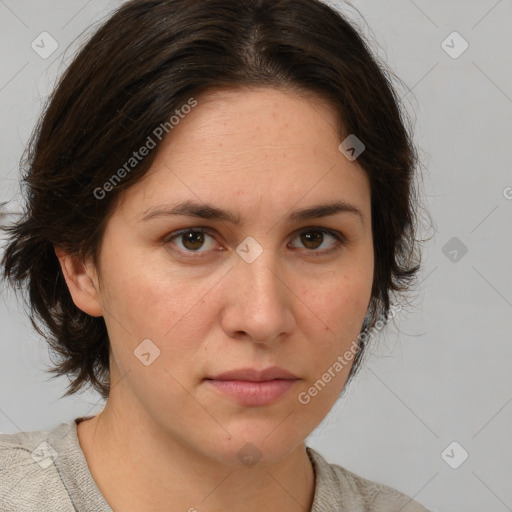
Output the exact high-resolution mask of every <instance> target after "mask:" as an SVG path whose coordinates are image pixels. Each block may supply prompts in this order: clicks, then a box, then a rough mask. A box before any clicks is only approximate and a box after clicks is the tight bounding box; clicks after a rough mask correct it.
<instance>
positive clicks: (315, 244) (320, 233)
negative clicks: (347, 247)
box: [298, 228, 344, 253]
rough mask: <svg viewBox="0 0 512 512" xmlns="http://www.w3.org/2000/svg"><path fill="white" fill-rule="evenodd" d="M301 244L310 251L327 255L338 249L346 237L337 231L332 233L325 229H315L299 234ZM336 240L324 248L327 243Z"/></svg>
mask: <svg viewBox="0 0 512 512" xmlns="http://www.w3.org/2000/svg"><path fill="white" fill-rule="evenodd" d="M326 235H327V236H326ZM298 238H300V242H301V244H302V245H303V247H304V248H306V249H307V250H308V251H313V252H318V253H325V252H330V251H332V250H335V249H336V248H338V247H339V246H340V245H341V244H342V243H343V242H344V237H343V235H342V234H341V233H337V232H336V231H331V230H328V229H324V228H315V229H309V230H307V231H301V232H300V233H299V237H298ZM329 238H330V239H331V240H334V243H331V244H329V245H328V246H327V247H325V246H324V247H323V249H322V245H323V244H325V242H326V241H328V240H329Z"/></svg>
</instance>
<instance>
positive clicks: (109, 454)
mask: <svg viewBox="0 0 512 512" xmlns="http://www.w3.org/2000/svg"><path fill="white" fill-rule="evenodd" d="M77 433H78V438H79V441H80V445H81V447H82V450H83V452H84V454H85V457H86V460H87V463H88V466H89V468H90V470H91V474H92V476H93V478H94V480H95V482H96V484H97V485H98V488H99V490H100V491H101V493H102V494H103V496H104V497H105V499H106V501H107V502H108V503H109V505H110V507H111V508H112V510H114V512H115V511H123V512H131V511H134V512H135V511H137V512H138V511H140V510H152V511H154V512H164V511H165V512H175V511H176V512H178V511H180V512H183V511H189V512H196V511H197V512H202V511H220V510H236V509H239V510H244V511H245V512H253V511H254V512H256V511H258V512H260V511H261V510H266V511H268V512H273V511H275V512H277V511H280V512H283V511H289V512H309V511H310V510H311V506H312V502H313V495H314V487H315V475H314V471H313V467H312V464H311V462H310V460H309V457H308V455H307V452H306V447H305V444H304V443H301V444H300V445H298V446H297V447H296V448H295V449H293V450H292V451H291V452H290V453H289V454H288V455H287V456H285V457H284V458H282V459H280V460H279V461H277V462H275V463H273V464H267V465H265V466H261V467H260V466H259V465H258V464H256V465H254V466H251V467H244V466H243V465H237V466H230V465H226V464H223V463H222V462H220V461H219V460H218V459H216V458H214V457H210V456H205V454H204V453H202V452H200V451H198V450H195V449H194V447H193V446H189V445H187V444H186V443H183V442H180V439H176V438H175V437H173V436H172V435H171V434H169V433H167V432H163V431H162V430H161V429H159V428H158V425H155V424H153V423H152V422H150V421H148V420H147V419H146V418H145V417H143V416H142V417H139V416H138V415H136V414H135V415H134V414H133V413H132V412H128V410H127V408H117V407H115V406H114V404H113V403H112V401H111V399H109V402H108V403H107V405H106V407H105V409H104V410H103V411H102V412H101V413H100V414H99V415H97V416H95V417H94V418H91V419H89V420H85V421H83V422H81V423H79V425H78V427H77Z"/></svg>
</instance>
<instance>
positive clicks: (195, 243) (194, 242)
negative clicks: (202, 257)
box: [165, 229, 215, 253]
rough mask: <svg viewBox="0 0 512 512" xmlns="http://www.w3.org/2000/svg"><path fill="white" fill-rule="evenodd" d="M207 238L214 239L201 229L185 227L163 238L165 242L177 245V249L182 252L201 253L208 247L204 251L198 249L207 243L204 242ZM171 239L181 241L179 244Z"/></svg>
mask: <svg viewBox="0 0 512 512" xmlns="http://www.w3.org/2000/svg"><path fill="white" fill-rule="evenodd" d="M208 239H212V240H214V238H213V237H212V236H211V235H209V234H208V232H207V231H205V230H203V229H185V230H182V231H179V232H178V233H175V234H173V235H172V236H170V237H168V238H167V239H166V240H165V243H172V244H173V245H177V246H178V249H179V250H180V251H182V252H201V253H202V252H206V251H207V250H208V248H207V249H206V250H204V251H201V250H200V249H201V248H202V247H204V246H205V245H208V244H206V243H205V242H206V241H207V240H208ZM173 240H177V242H181V246H180V245H179V244H178V243H174V242H173ZM213 245H215V244H213Z"/></svg>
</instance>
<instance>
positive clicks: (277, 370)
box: [208, 366, 297, 382]
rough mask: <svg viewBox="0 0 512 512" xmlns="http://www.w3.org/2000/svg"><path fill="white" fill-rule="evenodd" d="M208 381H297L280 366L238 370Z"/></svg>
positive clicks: (213, 377) (216, 376)
mask: <svg viewBox="0 0 512 512" xmlns="http://www.w3.org/2000/svg"><path fill="white" fill-rule="evenodd" d="M208 379H212V380H245V381H251V382H264V381H269V380H275V379H286V380H297V377H296V376H295V375H293V373H291V372H289V371H288V370H285V369H284V368H281V367H280V366H270V367H268V368H265V369H264V370H257V369H256V368H239V369H237V370H230V371H227V372H224V373H221V374H219V375H215V376H212V377H208Z"/></svg>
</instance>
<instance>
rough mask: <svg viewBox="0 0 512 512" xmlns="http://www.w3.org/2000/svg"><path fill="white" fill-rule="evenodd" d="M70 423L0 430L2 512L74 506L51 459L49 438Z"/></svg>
mask: <svg viewBox="0 0 512 512" xmlns="http://www.w3.org/2000/svg"><path fill="white" fill-rule="evenodd" d="M70 426H71V425H70V424H65V423H64V424H61V425H60V426H59V427H57V428H55V429H54V430H53V431H44V430H38V431H33V432H18V433H16V434H0V479H1V480H2V485H1V487H0V510H1V511H2V512H19V511H36V510H52V511H55V512H67V511H69V510H74V509H73V506H72V503H71V500H70V499H69V495H68V494H67V492H66V490H65V487H64V485H63V483H62V480H61V478H60V476H59V472H58V469H57V467H56V465H55V464H54V461H55V460H56V459H57V457H58V456H59V453H58V452H57V450H56V448H55V447H54V446H53V445H54V444H58V443H55V442H53V437H54V436H55V435H61V434H63V433H64V432H65V431H66V428H69V427H70Z"/></svg>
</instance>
